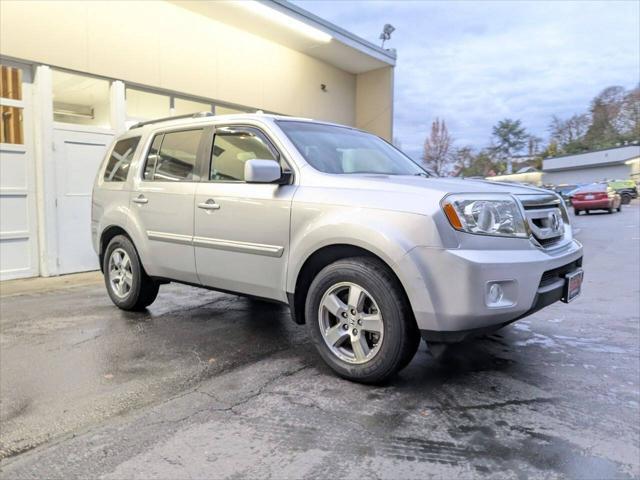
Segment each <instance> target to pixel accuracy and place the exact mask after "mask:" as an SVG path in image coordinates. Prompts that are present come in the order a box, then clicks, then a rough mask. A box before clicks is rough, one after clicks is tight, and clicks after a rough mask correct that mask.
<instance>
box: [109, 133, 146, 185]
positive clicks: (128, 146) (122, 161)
mask: <svg viewBox="0 0 640 480" xmlns="http://www.w3.org/2000/svg"><path fill="white" fill-rule="evenodd" d="M138 142H140V137H131V138H125V139H124V140H120V141H119V142H118V143H116V146H115V147H113V151H112V152H111V156H110V157H109V162H108V163H107V168H106V169H105V171H104V180H105V181H106V182H124V181H126V180H127V175H128V173H129V166H130V165H131V159H132V158H133V153H134V152H135V151H136V147H137V146H138Z"/></svg>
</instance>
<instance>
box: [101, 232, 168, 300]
mask: <svg viewBox="0 0 640 480" xmlns="http://www.w3.org/2000/svg"><path fill="white" fill-rule="evenodd" d="M102 271H103V273H104V281H105V285H106V287H107V292H108V293H109V297H111V301H113V303H114V304H115V305H116V306H117V307H118V308H121V309H122V310H133V311H139V310H144V309H145V308H146V307H148V306H149V305H151V304H152V303H153V301H154V300H155V299H156V297H157V296H158V290H159V288H160V284H159V283H158V282H155V281H154V280H152V279H151V278H150V277H149V276H148V275H147V274H146V273H145V271H144V269H143V268H142V264H141V263H140V258H139V257H138V252H137V251H136V249H135V247H134V246H133V243H132V242H131V240H129V238H127V237H125V236H124V235H117V236H115V237H113V239H111V241H110V242H109V245H107V249H106V250H105V254H104V259H103V265H102Z"/></svg>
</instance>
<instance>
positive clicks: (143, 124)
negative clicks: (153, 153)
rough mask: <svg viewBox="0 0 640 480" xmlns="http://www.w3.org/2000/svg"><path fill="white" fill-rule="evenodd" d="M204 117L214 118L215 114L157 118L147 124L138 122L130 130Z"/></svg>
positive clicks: (191, 114)
mask: <svg viewBox="0 0 640 480" xmlns="http://www.w3.org/2000/svg"><path fill="white" fill-rule="evenodd" d="M203 117H213V113H211V112H198V113H187V114H186V115H177V116H175V117H163V118H156V119H155V120H147V121H146V122H138V123H136V124H135V125H133V126H132V127H131V128H130V129H129V130H133V129H134V128H140V127H144V126H145V125H152V124H154V123H160V122H168V121H169V120H179V119H181V118H203Z"/></svg>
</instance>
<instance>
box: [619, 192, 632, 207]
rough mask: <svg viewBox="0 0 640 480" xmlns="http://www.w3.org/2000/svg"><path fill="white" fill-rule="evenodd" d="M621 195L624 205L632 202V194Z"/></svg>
mask: <svg viewBox="0 0 640 480" xmlns="http://www.w3.org/2000/svg"><path fill="white" fill-rule="evenodd" d="M620 197H621V198H620V202H621V204H622V205H628V204H630V203H631V195H629V194H628V193H623V194H622V195H621V196H620Z"/></svg>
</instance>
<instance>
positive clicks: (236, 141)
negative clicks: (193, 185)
mask: <svg viewBox="0 0 640 480" xmlns="http://www.w3.org/2000/svg"><path fill="white" fill-rule="evenodd" d="M254 159H260V160H276V161H277V158H276V154H275V152H273V151H272V150H271V148H270V147H269V145H268V144H267V142H266V141H265V140H264V139H263V138H262V135H260V134H259V133H257V132H255V131H254V130H253V129H249V128H233V127H231V128H219V129H217V130H216V136H215V139H214V142H213V152H212V155H211V172H210V174H209V179H210V180H213V181H218V182H220V181H222V182H228V181H239V182H243V181H244V162H246V161H247V160H254Z"/></svg>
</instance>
